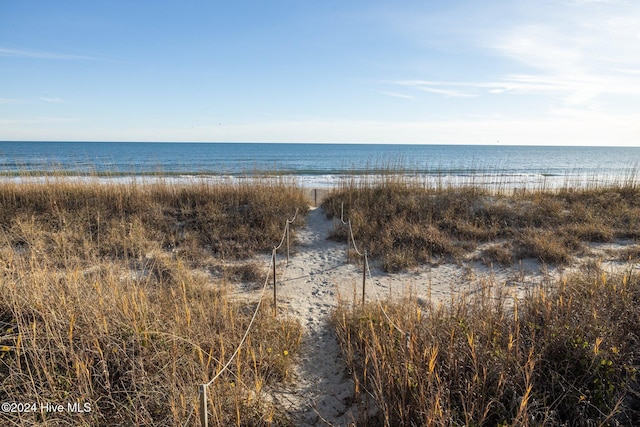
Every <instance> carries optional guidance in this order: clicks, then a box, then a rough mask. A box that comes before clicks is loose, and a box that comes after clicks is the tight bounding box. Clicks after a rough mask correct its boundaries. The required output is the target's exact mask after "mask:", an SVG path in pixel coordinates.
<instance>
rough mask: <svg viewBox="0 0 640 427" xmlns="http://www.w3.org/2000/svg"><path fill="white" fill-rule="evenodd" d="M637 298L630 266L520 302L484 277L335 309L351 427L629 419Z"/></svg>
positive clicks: (633, 403) (637, 281)
mask: <svg viewBox="0 0 640 427" xmlns="http://www.w3.org/2000/svg"><path fill="white" fill-rule="evenodd" d="M638 297H640V277H639V276H638V275H637V274H633V275H630V274H621V275H617V276H609V275H607V274H604V273H602V272H601V271H600V272H598V271H596V270H593V271H592V272H591V273H590V274H584V275H576V276H572V277H569V278H567V279H566V280H564V281H563V282H561V283H560V284H559V285H558V286H557V287H555V288H539V289H536V290H535V291H534V292H532V293H531V294H530V295H529V296H527V297H526V298H523V299H522V300H519V301H518V300H515V301H514V300H513V298H512V297H511V296H509V295H508V294H505V292H504V289H503V288H496V287H495V286H493V284H491V283H484V284H483V285H482V286H481V288H480V289H478V290H477V291H476V292H475V293H472V294H459V295H457V296H455V297H454V298H453V299H452V300H451V303H450V304H444V305H442V304H441V305H435V304H431V303H424V302H422V303H418V302H417V301H415V300H411V301H401V302H395V303H388V304H387V303H385V304H380V305H379V304H378V303H371V304H368V305H366V306H364V307H351V306H347V305H342V306H341V307H339V308H338V309H337V310H336V312H335V313H334V315H333V322H334V325H335V327H336V330H337V333H338V336H339V339H340V342H341V345H342V348H343V353H344V355H345V358H346V360H347V363H348V365H349V369H350V371H351V372H352V373H353V380H354V381H355V383H356V392H357V395H358V396H357V397H358V400H359V401H360V402H361V403H360V409H361V411H360V415H361V417H360V419H359V420H358V425H425V426H431V425H442V426H457V425H477V426H483V425H486V426H497V425H499V426H510V425H513V426H516V425H517V426H539V425H550V426H551V425H554V426H555V425H576V426H589V425H637V424H638V422H640V393H639V392H640V383H639V382H638V376H637V375H638V369H639V368H640V358H639V356H640V351H639V350H638V349H639V344H640V343H639V342H638V340H639V338H638V337H640V326H639V325H640V323H639V322H638V320H639V318H640V306H639V305H638V303H637V301H638ZM385 307H386V308H385ZM383 310H385V311H384V312H383ZM385 313H386V314H385ZM387 316H388V318H387ZM389 319H391V320H392V321H393V324H391V323H390V322H389ZM394 325H396V326H397V328H398V329H397V328H396V326H394ZM371 400H373V401H371ZM367 402H368V403H367ZM372 408H375V409H373V410H372Z"/></svg>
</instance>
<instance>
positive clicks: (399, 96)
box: [378, 90, 415, 99]
mask: <svg viewBox="0 0 640 427" xmlns="http://www.w3.org/2000/svg"><path fill="white" fill-rule="evenodd" d="M378 93H381V94H383V95H387V96H391V97H392V98H401V99H415V96H413V95H407V94H404V93H398V92H389V91H386V90H379V91H378Z"/></svg>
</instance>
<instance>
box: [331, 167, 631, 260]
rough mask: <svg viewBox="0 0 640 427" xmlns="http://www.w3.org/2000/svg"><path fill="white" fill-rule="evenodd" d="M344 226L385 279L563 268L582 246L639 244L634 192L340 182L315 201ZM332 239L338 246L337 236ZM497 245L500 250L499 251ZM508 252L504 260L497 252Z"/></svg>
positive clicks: (393, 178)
mask: <svg viewBox="0 0 640 427" xmlns="http://www.w3.org/2000/svg"><path fill="white" fill-rule="evenodd" d="M323 207H324V209H325V211H326V213H327V216H328V217H330V218H335V217H337V218H340V217H341V216H342V217H343V219H344V220H345V221H346V220H350V221H351V224H352V228H353V232H354V236H355V239H356V240H357V241H358V242H359V243H360V244H361V245H362V247H363V249H364V250H367V252H368V253H369V254H370V255H371V257H372V258H374V259H377V260H378V261H379V262H380V263H381V265H382V266H383V269H384V270H385V271H389V272H396V271H400V270H405V269H407V268H411V267H415V266H418V265H422V264H426V263H430V262H434V260H438V259H449V260H454V261H458V260H460V259H462V258H464V257H468V256H471V254H472V253H473V252H474V251H475V250H476V248H477V247H478V245H479V244H490V245H491V246H492V249H489V250H485V251H484V256H485V257H487V256H488V257H493V258H494V259H493V260H494V261H496V262H498V263H500V264H510V263H512V262H516V261H517V260H519V259H523V258H536V259H538V260H539V261H541V262H543V263H547V264H555V265H567V264H569V263H571V261H572V260H573V259H574V257H575V255H576V254H579V253H581V252H582V251H583V250H584V248H585V247H586V246H588V245H589V244H590V243H602V242H614V241H615V240H616V239H637V238H638V237H640V187H638V186H636V185H634V184H632V183H625V184H621V185H612V186H608V187H585V188H569V187H560V188H555V189H531V190H529V189H514V188H511V189H510V188H506V187H505V188H498V189H489V188H484V187H481V186H478V185H473V184H471V185H461V186H444V185H432V184H430V183H429V182H428V181H420V180H415V179H411V178H410V177H405V176H402V175H389V176H384V177H377V178H370V179H362V180H359V181H356V180H353V179H352V180H345V181H344V182H343V183H342V184H341V185H340V186H338V187H336V188H335V189H334V190H332V191H331V192H330V193H329V195H328V196H327V198H326V199H325V200H324V201H323ZM333 237H334V238H335V239H338V240H345V239H346V233H345V232H344V230H341V229H339V228H338V229H336V231H335V232H334V234H333ZM504 242H507V244H506V245H505V243H504ZM507 246H508V247H510V248H511V254H510V256H509V254H507V253H506V252H505V251H504V250H499V249H498V248H499V247H502V248H503V249H504V248H505V247H507Z"/></svg>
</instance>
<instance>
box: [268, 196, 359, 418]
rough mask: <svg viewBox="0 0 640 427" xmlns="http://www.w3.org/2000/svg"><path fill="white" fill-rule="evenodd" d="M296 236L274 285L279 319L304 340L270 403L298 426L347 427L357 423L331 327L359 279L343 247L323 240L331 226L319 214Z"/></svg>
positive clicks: (350, 389)
mask: <svg viewBox="0 0 640 427" xmlns="http://www.w3.org/2000/svg"><path fill="white" fill-rule="evenodd" d="M306 220H307V225H306V227H305V228H303V229H301V230H298V231H297V245H296V246H295V247H294V248H293V250H292V252H293V253H292V256H291V258H290V260H289V265H288V266H287V267H286V269H285V270H284V273H283V277H282V278H281V279H280V280H279V282H278V304H279V307H281V309H282V313H283V314H285V315H288V316H292V317H294V318H296V319H298V320H300V322H301V323H302V326H303V328H304V331H305V332H304V336H303V343H302V351H301V357H300V360H299V361H298V364H297V366H296V372H295V379H294V381H293V382H292V384H291V385H290V387H289V388H288V389H284V390H278V391H277V392H276V393H275V398H276V399H277V400H278V401H280V403H281V404H282V405H283V407H284V408H286V409H287V411H288V412H289V413H291V415H292V417H293V419H294V422H296V424H297V425H301V426H304V425H314V426H315V425H329V424H331V425H340V426H342V425H348V424H350V423H351V422H353V420H354V419H355V418H356V414H355V412H352V411H354V409H353V408H351V403H352V402H351V399H352V397H353V394H354V393H353V383H352V382H351V380H350V379H349V376H348V375H347V373H346V365H345V363H344V361H343V359H342V356H341V352H340V345H339V344H338V341H337V338H336V336H335V333H334V331H333V328H332V326H331V325H330V315H331V311H332V309H333V308H334V307H336V306H337V304H338V300H339V296H340V295H342V296H345V297H346V295H345V293H353V286H354V284H355V283H357V282H356V281H357V279H358V277H359V278H360V281H361V280H362V276H361V275H362V273H361V271H360V270H359V269H358V267H357V266H356V265H351V264H347V263H346V245H345V244H344V243H338V242H335V241H332V240H328V239H327V237H328V236H329V232H330V231H331V229H332V227H333V221H331V220H327V219H326V216H325V215H324V213H323V211H322V209H320V208H315V209H312V210H310V212H309V214H308V215H307V218H306Z"/></svg>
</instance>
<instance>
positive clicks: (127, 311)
mask: <svg viewBox="0 0 640 427" xmlns="http://www.w3.org/2000/svg"><path fill="white" fill-rule="evenodd" d="M307 205H308V201H307V200H306V198H305V197H304V195H303V193H302V191H301V190H299V189H298V188H296V187H295V186H293V185H290V183H284V182H278V181H273V180H269V181H260V182H252V183H239V184H224V185H222V184H206V183H202V184H187V185H178V184H171V183H168V182H164V181H162V180H156V181H154V182H153V183H136V182H135V181H134V182H132V183H127V184H118V183H108V184H104V183H97V182H93V181H91V180H89V181H86V180H82V181H73V180H65V179H58V178H50V179H48V180H47V181H46V182H39V181H38V182H32V181H26V182H13V181H4V182H2V183H0V401H1V402H21V403H26V402H29V403H34V404H35V405H36V406H37V408H36V409H37V410H35V411H30V412H26V411H22V412H10V411H5V412H2V413H0V423H1V424H2V425H45V426H46V425H52V426H53V425H158V426H182V425H184V423H185V421H186V420H187V418H189V417H190V416H191V417H192V421H191V422H192V423H193V422H197V421H195V420H196V419H197V414H196V413H197V403H198V385H199V384H203V383H207V382H208V381H209V379H210V378H212V377H214V376H215V375H216V374H218V373H219V372H220V370H221V368H222V366H223V364H224V363H225V362H226V361H227V360H228V359H229V357H230V356H231V355H232V354H233V352H234V351H235V349H236V346H237V345H238V344H239V343H240V342H241V339H242V337H243V335H244V333H245V331H246V330H247V328H248V325H249V324H250V321H251V318H252V316H253V313H254V312H255V311H256V307H257V302H256V301H255V300H253V301H243V300H242V299H241V298H238V297H233V296H232V295H231V292H230V291H229V286H228V284H229V283H232V282H236V281H239V280H243V281H244V280H246V281H249V282H258V281H260V282H261V283H264V280H265V278H266V273H267V269H266V265H265V266H264V267H262V266H260V265H256V263H255V261H249V262H247V263H246V264H243V260H251V259H252V258H250V257H252V256H254V255H256V254H261V253H270V249H271V248H272V247H273V246H274V245H277V243H278V242H279V240H280V238H281V236H282V232H283V230H284V224H285V220H286V219H287V218H290V217H291V216H292V215H293V213H294V212H295V211H296V209H298V210H299V211H300V212H301V214H299V215H298V217H297V218H298V219H297V220H296V223H295V224H294V227H293V230H294V229H295V226H296V225H298V226H299V225H301V224H303V221H304V219H303V216H304V213H305V212H306V209H307ZM293 237H295V232H293V234H292V238H293ZM301 334H302V330H301V326H300V324H299V322H298V321H296V320H292V319H288V318H286V317H278V318H275V317H274V316H273V313H272V308H271V306H270V304H269V303H266V302H265V303H264V304H262V305H261V307H260V309H259V310H258V311H257V317H256V321H255V323H254V324H253V327H252V329H251V330H250V333H249V334H248V336H247V339H246V341H245V343H244V345H243V346H242V348H241V349H240V351H239V352H238V354H237V357H236V358H235V359H234V360H233V363H231V365H230V367H229V369H228V370H227V371H225V372H224V373H222V374H221V375H220V377H219V378H218V379H217V380H216V381H215V382H214V383H213V384H211V386H210V387H209V393H208V396H209V399H208V402H207V407H208V412H209V420H210V425H220V426H228V425H273V424H279V425H287V424H288V423H289V421H288V418H287V415H286V414H285V413H284V411H283V410H281V409H280V408H279V407H277V406H275V405H274V404H273V402H272V401H271V400H270V399H268V398H267V397H266V393H265V390H267V389H268V388H269V387H273V386H274V385H276V384H281V383H283V382H285V383H286V382H287V381H291V378H292V377H291V369H292V366H293V363H294V360H295V355H296V353H297V351H298V348H299V345H300V340H301ZM48 403H51V404H52V405H54V406H52V407H53V408H55V407H56V406H55V405H63V406H64V408H65V409H67V405H68V404H71V405H72V407H73V408H76V407H77V408H80V407H82V408H85V406H84V405H85V404H86V405H87V408H89V409H90V410H89V411H85V412H78V411H69V410H65V411H63V412H57V411H55V412H52V411H48V410H47V409H46V408H47V406H46V405H47V404H48ZM76 403H77V404H78V405H79V406H73V405H74V404H76ZM42 408H44V409H42ZM192 425H193V424H192Z"/></svg>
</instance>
